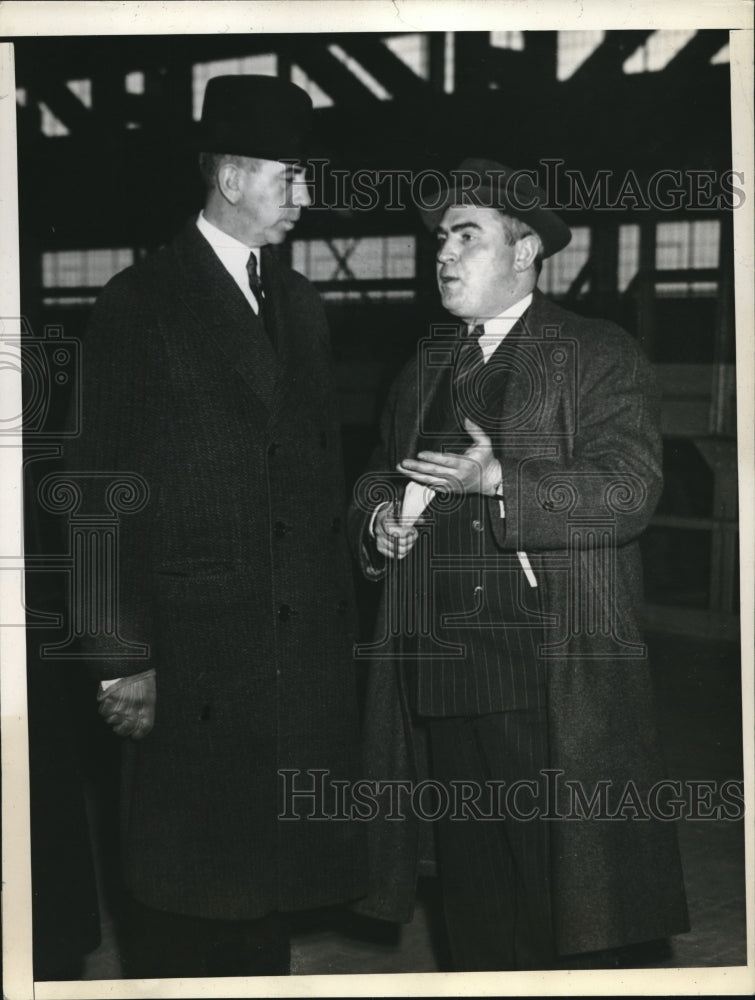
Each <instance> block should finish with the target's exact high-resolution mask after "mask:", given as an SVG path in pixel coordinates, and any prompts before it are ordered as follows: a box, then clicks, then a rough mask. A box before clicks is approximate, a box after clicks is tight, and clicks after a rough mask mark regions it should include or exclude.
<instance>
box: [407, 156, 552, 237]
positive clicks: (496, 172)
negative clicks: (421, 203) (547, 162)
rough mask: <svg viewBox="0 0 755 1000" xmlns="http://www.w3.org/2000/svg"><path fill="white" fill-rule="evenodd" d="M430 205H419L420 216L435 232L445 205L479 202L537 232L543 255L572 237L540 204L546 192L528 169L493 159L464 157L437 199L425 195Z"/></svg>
mask: <svg viewBox="0 0 755 1000" xmlns="http://www.w3.org/2000/svg"><path fill="white" fill-rule="evenodd" d="M425 201H426V202H427V204H428V205H430V204H431V203H432V207H427V208H420V213H421V215H422V219H423V221H424V223H425V225H426V226H427V228H428V229H429V230H430V232H434V231H435V230H436V229H437V228H438V226H439V225H440V223H441V220H442V218H443V215H444V213H445V211H446V209H448V208H450V207H451V206H452V205H478V206H480V207H482V208H495V209H500V210H501V211H504V212H506V213H507V214H508V215H514V216H516V217H517V218H519V219H522V221H524V222H526V223H527V225H529V226H531V227H532V229H534V231H535V232H536V233H537V234H538V236H539V237H540V239H541V240H542V241H543V257H550V256H551V254H554V253H557V252H558V251H559V250H563V248H564V247H565V246H566V244H567V243H568V242H569V240H570V239H571V230H570V229H569V227H568V226H567V225H566V223H565V222H564V221H563V220H562V219H560V218H559V217H558V216H557V215H556V214H555V212H552V211H551V210H550V209H548V208H544V207H543V205H544V204H545V203H546V201H547V196H546V194H545V191H543V190H542V188H539V187H538V186H537V185H536V184H535V183H534V181H533V180H532V175H531V173H529V172H527V171H523V170H512V169H511V167H504V166H503V164H502V163H497V162H496V161H495V160H482V159H467V160H464V161H463V163H461V165H460V166H459V167H457V169H456V170H452V171H451V180H450V182H447V183H446V184H445V185H444V186H443V187H442V188H441V190H440V192H439V193H438V198H437V202H438V203H437V204H435V201H436V199H435V198H433V199H430V198H425Z"/></svg>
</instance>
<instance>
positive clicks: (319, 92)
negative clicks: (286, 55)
mask: <svg viewBox="0 0 755 1000" xmlns="http://www.w3.org/2000/svg"><path fill="white" fill-rule="evenodd" d="M291 82H292V83H295V84H296V86H297V87H301V89H302V90H303V91H305V92H306V93H307V94H309V96H310V97H311V98H312V105H313V106H314V107H315V108H332V107H333V98H332V97H330V96H329V95H328V94H326V93H325V91H324V90H323V89H322V87H319V86H318V85H317V84H316V83H315V81H314V80H313V79H312V78H311V77H309V76H307V74H306V73H305V72H304V70H303V69H301V67H299V66H292V67H291Z"/></svg>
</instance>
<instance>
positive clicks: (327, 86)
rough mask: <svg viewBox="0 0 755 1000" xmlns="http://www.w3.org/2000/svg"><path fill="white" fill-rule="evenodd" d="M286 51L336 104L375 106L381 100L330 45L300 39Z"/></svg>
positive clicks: (287, 47)
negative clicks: (332, 50)
mask: <svg viewBox="0 0 755 1000" xmlns="http://www.w3.org/2000/svg"><path fill="white" fill-rule="evenodd" d="M286 52H287V54H288V55H290V57H291V59H292V61H293V62H295V63H296V64H297V65H298V66H301V68H302V69H303V70H304V72H305V73H306V74H307V75H308V76H310V77H311V78H312V79H313V80H314V81H315V83H316V84H317V85H318V86H319V87H322V89H323V90H324V91H325V93H326V94H329V95H330V96H331V97H332V98H333V100H334V101H335V103H336V104H351V105H355V104H356V105H362V106H365V105H367V106H371V105H374V104H375V103H376V102H377V101H378V100H379V98H377V97H376V96H375V95H374V94H373V93H372V91H371V90H370V89H369V87H367V86H365V85H364V84H363V83H362V81H361V80H359V79H358V78H357V77H356V76H354V74H353V73H352V72H351V71H350V70H349V69H347V68H346V66H344V64H343V63H342V62H341V61H340V60H339V59H336V57H335V56H334V55H333V53H332V52H329V51H328V49H327V46H325V45H316V46H313V45H312V44H311V43H310V44H307V45H305V44H303V43H302V42H300V41H298V40H297V41H295V42H293V43H290V44H289V45H287V46H286Z"/></svg>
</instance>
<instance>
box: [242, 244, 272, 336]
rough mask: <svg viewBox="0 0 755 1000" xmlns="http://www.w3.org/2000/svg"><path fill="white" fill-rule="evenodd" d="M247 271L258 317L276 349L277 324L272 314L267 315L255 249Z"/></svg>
mask: <svg viewBox="0 0 755 1000" xmlns="http://www.w3.org/2000/svg"><path fill="white" fill-rule="evenodd" d="M246 273H247V274H248V275H249V287H250V288H251V290H252V295H253V296H254V300H255V302H256V303H257V317H258V318H259V321H260V323H262V326H263V328H264V330H265V333H267V337H268V340H269V341H270V343H271V345H272V347H273V349H275V330H274V325H275V324H274V322H273V318H272V316H270V315H269V314H268V315H266V312H267V310H266V309H265V292H264V289H263V288H262V278H260V273H259V271H258V270H257V256H256V254H255V253H254V251H252V252H251V253H250V254H249V260H248V261H247V262H246Z"/></svg>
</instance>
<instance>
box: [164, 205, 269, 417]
mask: <svg viewBox="0 0 755 1000" xmlns="http://www.w3.org/2000/svg"><path fill="white" fill-rule="evenodd" d="M175 250H176V253H177V255H178V259H179V262H180V265H181V272H182V274H183V278H184V280H183V282H182V287H181V289H180V294H181V297H182V299H183V300H184V302H185V304H186V306H187V307H188V308H189V309H190V310H191V312H193V313H194V315H195V316H196V317H197V319H198V320H199V322H200V323H201V325H202V327H203V328H204V329H205V331H206V332H207V336H208V340H209V343H208V347H209V348H210V349H213V348H214V349H217V350H218V351H220V352H222V353H223V354H224V355H225V356H226V357H227V359H228V362H229V364H230V365H231V366H232V367H233V368H234V369H235V371H236V372H237V373H238V374H239V376H240V377H241V378H242V379H243V380H244V381H245V382H246V383H247V385H248V386H249V388H250V389H251V390H252V392H254V394H255V395H256V396H257V397H258V398H259V400H260V401H261V402H262V403H263V405H264V406H265V408H266V409H268V410H270V409H271V407H272V405H273V403H274V400H275V396H276V393H277V391H278V383H279V380H280V377H281V364H280V361H279V359H278V357H277V356H276V353H275V351H274V350H273V347H272V345H271V343H270V340H269V338H268V336H267V334H266V333H265V330H264V328H263V326H262V324H261V323H260V321H259V319H258V318H257V316H256V315H255V313H254V310H253V309H252V308H251V306H250V305H249V303H248V302H247V300H246V299H245V298H244V296H243V294H242V293H241V291H240V289H239V287H238V286H237V284H236V282H235V281H234V280H233V278H231V276H230V275H229V274H228V272H227V271H226V269H225V268H224V267H223V265H222V264H221V263H220V261H219V260H218V257H217V255H216V253H215V251H214V250H213V249H212V247H211V246H210V244H209V243H208V242H207V240H206V239H205V238H204V237H203V236H202V234H201V233H200V232H199V230H198V229H197V227H196V225H195V224H194V221H193V220H192V221H191V222H189V223H188V224H187V225H186V227H185V228H184V229H183V231H182V232H181V233H180V234H179V236H178V238H177V240H176V243H175Z"/></svg>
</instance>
